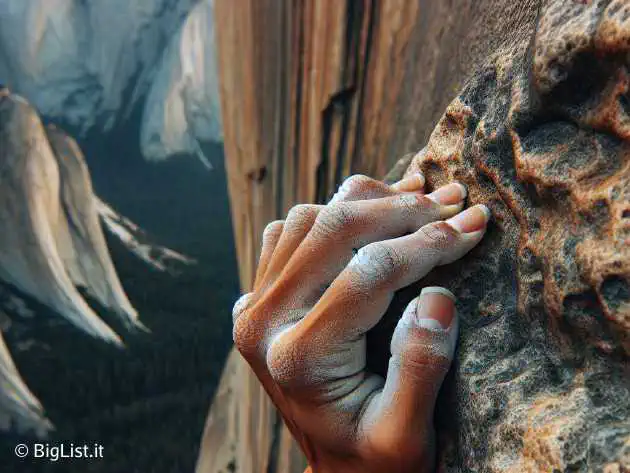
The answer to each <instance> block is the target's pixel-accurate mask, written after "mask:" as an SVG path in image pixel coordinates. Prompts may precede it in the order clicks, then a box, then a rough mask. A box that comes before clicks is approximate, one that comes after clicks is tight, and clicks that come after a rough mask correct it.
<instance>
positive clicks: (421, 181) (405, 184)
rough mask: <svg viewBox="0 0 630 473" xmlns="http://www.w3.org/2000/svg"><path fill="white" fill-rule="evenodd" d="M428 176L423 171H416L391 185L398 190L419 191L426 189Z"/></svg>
mask: <svg viewBox="0 0 630 473" xmlns="http://www.w3.org/2000/svg"><path fill="white" fill-rule="evenodd" d="M425 183H426V178H425V177H424V174H422V173H421V172H416V173H414V174H412V175H410V176H408V177H405V178H403V179H401V180H400V181H398V182H396V183H394V184H392V185H391V186H390V187H391V188H392V189H393V190H395V191H398V192H417V191H420V190H422V189H424V185H425Z"/></svg>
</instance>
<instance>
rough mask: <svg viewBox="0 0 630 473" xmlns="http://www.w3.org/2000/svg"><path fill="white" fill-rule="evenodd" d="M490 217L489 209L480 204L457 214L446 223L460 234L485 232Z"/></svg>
mask: <svg viewBox="0 0 630 473" xmlns="http://www.w3.org/2000/svg"><path fill="white" fill-rule="evenodd" d="M491 216H492V213H491V212H490V209H489V208H488V207H486V206H485V205H483V204H480V205H475V206H474V207H470V208H469V209H466V210H465V211H463V212H461V213H458V214H457V215H455V216H454V217H451V218H450V219H448V220H447V221H446V223H448V224H449V225H450V226H451V227H453V228H454V229H455V230H457V231H458V232H460V233H475V232H479V231H483V230H485V228H486V225H487V224H488V221H489V220H490V218H491Z"/></svg>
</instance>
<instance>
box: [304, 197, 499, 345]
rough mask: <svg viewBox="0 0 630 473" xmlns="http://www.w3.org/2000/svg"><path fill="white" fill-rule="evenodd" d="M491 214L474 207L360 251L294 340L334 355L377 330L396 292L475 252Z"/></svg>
mask: <svg viewBox="0 0 630 473" xmlns="http://www.w3.org/2000/svg"><path fill="white" fill-rule="evenodd" d="M488 214H489V210H487V209H486V207H485V206H475V207H472V208H470V209H468V210H466V211H465V212H462V213H461V214H459V215H458V216H456V217H454V218H453V219H451V220H448V221H447V222H436V223H431V224H429V225H425V226H424V227H422V228H421V229H420V230H419V231H417V232H415V233H413V234H411V235H407V236H404V237H400V238H396V239H393V240H388V241H381V242H377V243H373V244H370V245H368V246H366V247H364V248H362V249H361V250H360V251H359V253H358V254H357V255H356V256H355V257H354V258H353V259H352V261H351V262H350V264H349V265H348V266H347V267H346V269H345V270H344V271H343V272H342V273H341V274H340V275H339V277H338V278H337V279H336V280H335V281H334V282H333V284H332V285H331V287H329V288H328V289H327V291H326V292H325V294H324V296H323V297H322V298H321V299H320V300H319V302H318V303H317V304H316V305H315V307H314V308H313V310H312V311H311V312H310V313H309V315H307V317H306V318H305V320H303V323H301V324H299V326H298V327H296V329H299V331H300V333H299V334H296V336H299V337H300V338H301V339H304V340H305V343H313V342H314V341H315V340H316V339H319V340H323V341H324V342H322V343H325V344H326V349H327V350H329V351H330V353H331V354H334V353H335V351H336V350H338V348H339V347H340V346H343V344H344V343H346V342H347V341H348V340H355V339H356V338H357V337H358V336H360V335H362V334H364V333H365V332H367V331H368V330H369V329H371V328H372V327H373V326H374V325H376V323H377V322H378V321H379V320H380V318H381V317H382V315H383V313H384V312H385V310H386V309H387V307H388V305H389V303H390V302H391V300H392V297H393V295H394V292H395V291H397V290H399V289H402V288H403V287H406V286H409V285H410V284H412V283H414V282H416V281H418V280H420V279H421V278H423V277H424V276H426V274H427V273H428V272H429V271H431V269H433V268H434V267H436V266H440V265H443V264H447V263H451V262H453V261H455V260H456V259H457V258H460V257H462V256H463V255H465V254H466V253H468V252H469V251H470V250H471V249H472V248H474V247H475V246H476V245H477V244H478V243H479V242H480V241H481V239H482V238H483V235H484V233H485V228H486V223H487V221H488ZM460 229H461V230H460ZM333 356H334V355H333Z"/></svg>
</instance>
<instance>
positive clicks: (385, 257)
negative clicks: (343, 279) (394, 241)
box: [355, 242, 407, 279]
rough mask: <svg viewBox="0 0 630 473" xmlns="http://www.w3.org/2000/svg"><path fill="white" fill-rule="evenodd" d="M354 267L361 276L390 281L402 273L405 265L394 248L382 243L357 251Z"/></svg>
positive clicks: (372, 244)
mask: <svg viewBox="0 0 630 473" xmlns="http://www.w3.org/2000/svg"><path fill="white" fill-rule="evenodd" d="M355 266H356V269H358V270H359V272H360V273H361V274H362V275H363V276H367V277H370V278H385V279H391V278H394V277H396V276H398V275H399V274H400V273H401V272H402V271H404V269H405V267H406V266H407V263H406V259H405V258H404V257H403V256H402V255H401V253H400V252H399V251H398V250H397V249H396V248H394V247H393V246H391V245H389V244H387V243H384V242H377V243H370V244H369V245H367V246H364V247H363V248H361V249H360V250H359V252H358V253H357V256H356V262H355Z"/></svg>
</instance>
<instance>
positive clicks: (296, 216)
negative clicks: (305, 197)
mask: <svg viewBox="0 0 630 473" xmlns="http://www.w3.org/2000/svg"><path fill="white" fill-rule="evenodd" d="M318 213H319V212H318V207H317V206H315V205H309V204H301V205H296V206H295V207H292V208H291V210H289V213H288V214H287V218H286V223H285V225H284V227H285V228H286V229H288V230H291V231H295V230H303V229H307V228H310V227H311V226H312V225H313V223H314V222H315V219H316V218H317V215H318Z"/></svg>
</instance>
